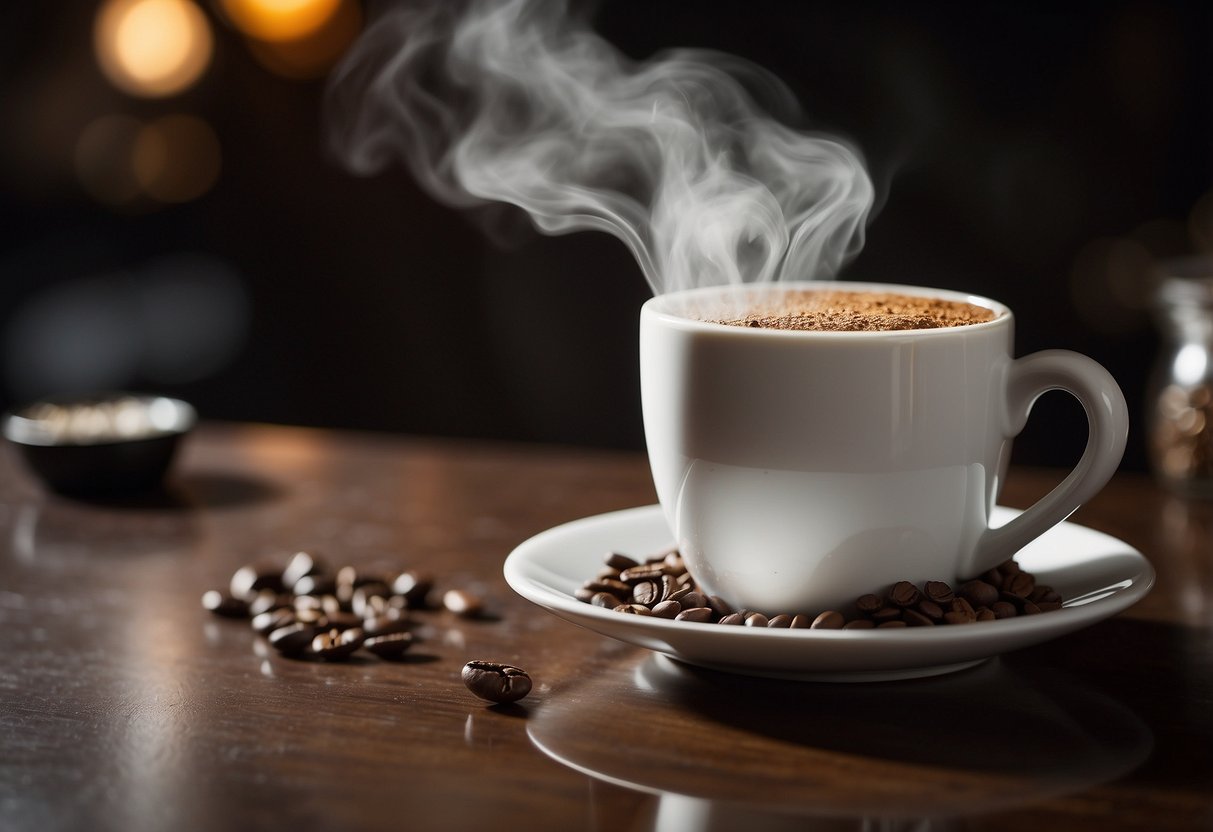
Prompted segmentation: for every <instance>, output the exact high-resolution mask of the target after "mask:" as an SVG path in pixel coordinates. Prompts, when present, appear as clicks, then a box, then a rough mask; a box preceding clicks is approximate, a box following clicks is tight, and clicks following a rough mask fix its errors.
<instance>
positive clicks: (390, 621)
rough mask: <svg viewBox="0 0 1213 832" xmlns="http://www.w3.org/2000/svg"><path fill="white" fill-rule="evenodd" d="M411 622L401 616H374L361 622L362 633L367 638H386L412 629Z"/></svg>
mask: <svg viewBox="0 0 1213 832" xmlns="http://www.w3.org/2000/svg"><path fill="white" fill-rule="evenodd" d="M412 627H413V622H412V621H410V620H409V619H408V618H407V617H405V616H403V615H390V614H384V615H376V616H375V617H373V618H368V619H366V620H365V621H363V622H362V632H363V633H364V634H366V635H367V636H386V635H391V634H392V633H403V632H407V631H408V630H410V629H412Z"/></svg>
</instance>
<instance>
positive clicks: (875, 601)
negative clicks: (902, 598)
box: [855, 594, 884, 615]
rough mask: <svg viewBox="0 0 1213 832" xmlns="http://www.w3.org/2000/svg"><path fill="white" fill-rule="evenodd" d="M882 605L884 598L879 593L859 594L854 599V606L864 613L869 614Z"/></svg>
mask: <svg viewBox="0 0 1213 832" xmlns="http://www.w3.org/2000/svg"><path fill="white" fill-rule="evenodd" d="M883 606H884V599H883V598H881V597H880V596H879V595H870V594H869V595H861V596H859V598H858V599H856V601H855V607H856V609H858V610H859V611H860V612H861V613H864V614H865V615H871V614H872V613H874V612H876V611H877V610H879V609H881V608H882V607H883Z"/></svg>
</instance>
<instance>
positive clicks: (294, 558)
mask: <svg viewBox="0 0 1213 832" xmlns="http://www.w3.org/2000/svg"><path fill="white" fill-rule="evenodd" d="M323 571H324V562H323V560H322V559H321V558H320V557H319V556H317V555H315V554H313V553H312V552H296V553H295V554H293V555H291V559H290V560H289V561H287V563H286V568H285V569H283V570H282V585H283V586H284V587H292V588H293V587H294V586H295V584H297V583H299V580H300V579H301V578H305V577H307V576H308V575H315V574H317V573H319V572H323Z"/></svg>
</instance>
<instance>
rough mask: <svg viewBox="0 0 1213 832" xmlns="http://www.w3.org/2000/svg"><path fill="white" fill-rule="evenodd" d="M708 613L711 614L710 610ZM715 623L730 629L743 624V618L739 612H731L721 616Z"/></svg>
mask: <svg viewBox="0 0 1213 832" xmlns="http://www.w3.org/2000/svg"><path fill="white" fill-rule="evenodd" d="M709 612H711V610H709ZM709 620H710V619H709ZM717 623H718V624H725V625H727V626H730V627H733V626H740V625H742V624H744V623H745V616H744V615H742V614H741V613H739V612H731V613H729V614H728V615H724V616H721V618H720V621H718V622H717Z"/></svg>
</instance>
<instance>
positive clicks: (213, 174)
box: [132, 115, 220, 203]
mask: <svg viewBox="0 0 1213 832" xmlns="http://www.w3.org/2000/svg"><path fill="white" fill-rule="evenodd" d="M132 167H133V169H134V174H135V179H136V180H137V182H138V184H139V186H140V187H141V188H142V190H143V192H144V193H146V194H147V195H148V196H150V197H151V198H152V199H155V200H157V201H158V202H169V203H174V202H189V201H190V200H192V199H197V198H198V197H200V196H202V195H203V194H204V193H206V192H207V191H209V190H210V189H211V186H212V185H214V184H215V180H216V179H218V177H219V168H220V154H219V139H218V138H216V136H215V131H213V130H212V129H211V127H210V125H209V124H207V123H206V122H205V121H203V120H202V119H200V118H198V117H197V116H191V115H169V116H163V117H161V118H158V119H156V120H155V121H152V122H150V123H148V124H145V125H144V126H143V127H141V128H140V130H139V134H138V136H137V137H136V138H135V143H134V147H133V149H132Z"/></svg>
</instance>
